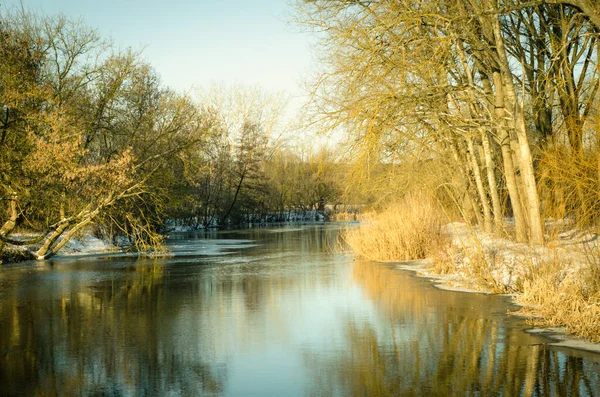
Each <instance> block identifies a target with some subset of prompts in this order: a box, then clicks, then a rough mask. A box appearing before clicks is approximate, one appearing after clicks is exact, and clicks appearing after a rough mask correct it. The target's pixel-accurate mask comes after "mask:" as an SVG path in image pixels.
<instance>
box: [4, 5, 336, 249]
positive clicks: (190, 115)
mask: <svg viewBox="0 0 600 397" xmlns="http://www.w3.org/2000/svg"><path fill="white" fill-rule="evenodd" d="M191 50H193V49H191ZM199 96H200V97H201V99H198V100H192V98H190V97H189V96H187V95H182V94H180V93H178V92H175V91H174V90H172V89H169V88H168V87H165V86H164V85H162V84H161V82H160V79H159V77H158V75H157V74H156V72H155V71H154V70H153V69H152V67H151V65H149V64H147V63H146V62H145V61H143V60H142V58H141V57H140V54H139V53H137V52H135V51H133V50H131V49H126V50H119V49H117V48H115V47H114V46H113V45H111V43H110V42H109V41H107V40H104V39H103V38H102V37H100V36H99V35H98V33H97V32H96V31H95V30H93V29H90V28H89V27H87V26H85V25H84V24H83V23H81V22H78V21H74V20H71V19H69V18H67V17H64V16H52V17H42V16H39V15H36V14H32V13H29V12H27V11H18V12H13V13H11V12H6V10H4V9H2V11H1V15H0V258H4V259H5V260H6V259H7V258H12V259H13V260H20V259H45V258H48V257H50V256H52V255H54V254H56V253H57V252H58V251H59V250H60V249H61V248H62V247H63V246H64V244H65V243H66V242H67V241H68V240H69V239H70V238H72V237H74V236H77V235H78V234H79V233H82V232H84V231H86V232H88V231H90V230H93V231H94V232H95V233H98V234H101V235H103V236H105V237H107V236H108V237H115V236H120V237H122V236H127V238H128V240H129V241H130V242H131V245H132V247H133V248H137V249H139V250H148V249H156V248H158V247H160V245H161V241H162V238H161V234H160V232H161V230H162V228H163V225H164V224H165V221H166V219H169V218H171V219H175V218H176V219H185V218H194V219H196V220H198V219H199V220H201V222H202V223H204V224H205V225H209V224H216V225H233V224H236V222H238V221H240V220H241V219H243V218H244V216H245V215H247V214H261V213H276V212H282V211H284V210H290V209H302V210H304V209H312V208H316V207H317V206H319V205H322V203H325V202H327V201H329V200H331V199H332V197H333V196H335V195H336V194H337V192H338V187H337V186H338V184H337V182H336V180H335V177H333V176H332V175H333V173H332V172H331V171H332V169H333V168H332V167H334V163H333V159H332V158H331V156H330V154H329V153H328V152H327V151H326V150H321V151H318V150H314V149H313V148H309V149H307V150H304V151H303V152H302V153H303V154H300V152H299V151H298V150H297V149H296V148H294V147H292V146H290V145H289V144H288V143H287V142H285V141H283V140H282V139H281V138H280V137H279V135H281V134H279V132H280V131H281V129H282V128H283V127H282V126H281V125H280V124H281V121H280V115H281V111H282V107H283V105H284V101H283V100H282V99H281V98H280V96H276V95H267V94H265V93H263V92H261V91H260V90H258V89H252V88H244V87H237V88H223V87H221V88H219V87H213V88H212V89H209V90H207V91H206V92H204V94H202V95H199ZM278 134H279V135H278ZM338 179H339V178H338ZM319 203H321V204H319ZM121 240H122V239H121Z"/></svg>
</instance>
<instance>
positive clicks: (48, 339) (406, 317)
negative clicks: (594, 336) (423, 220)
mask: <svg viewBox="0 0 600 397" xmlns="http://www.w3.org/2000/svg"><path fill="white" fill-rule="evenodd" d="M340 227H343V226H340V225H335V224H330V225H304V226H287V227H278V228H270V229H250V230H245V231H234V232H214V233H212V234H208V235H206V234H197V235H194V234H187V235H186V234H179V235H173V236H171V240H170V241H169V244H170V247H171V249H172V251H173V253H174V256H173V257H171V258H162V259H148V258H145V259H138V258H134V257H123V256H105V257H100V256H99V257H90V256H88V257H77V258H72V257H70V258H66V257H65V258H59V259H56V260H54V261H48V262H43V263H26V264H19V265H11V266H4V267H2V268H0V395H23V396H32V395H48V396H52V395H58V396H68V395H95V396H96V395H106V396H134V395H156V396H168V395H173V396H179V395H182V396H195V395H226V396H348V395H352V396H396V395H399V396H436V395H439V396H594V395H595V396H597V395H600V357H599V355H594V354H591V353H584V352H578V351H574V350H560V349H558V348H555V347H551V346H548V345H547V342H548V340H546V339H542V338H540V337H537V336H532V335H529V334H527V333H525V332H524V331H523V329H524V328H525V327H526V325H525V324H524V322H523V321H522V320H520V319H518V318H515V317H511V316H508V315H507V311H508V310H512V309H514V307H512V306H511V305H510V303H509V302H508V301H507V300H506V298H503V297H497V296H486V295H480V294H466V293H459V292H449V291H441V290H439V289H437V288H435V287H433V286H432V285H431V283H430V282H428V281H427V280H423V279H420V278H416V277H414V276H413V275H412V274H410V273H408V272H405V271H401V270H396V269H395V268H394V266H393V265H388V264H381V263H369V262H361V261H355V260H353V258H352V256H351V255H347V254H343V253H335V249H334V248H335V245H336V242H337V235H338V231H339V229H340Z"/></svg>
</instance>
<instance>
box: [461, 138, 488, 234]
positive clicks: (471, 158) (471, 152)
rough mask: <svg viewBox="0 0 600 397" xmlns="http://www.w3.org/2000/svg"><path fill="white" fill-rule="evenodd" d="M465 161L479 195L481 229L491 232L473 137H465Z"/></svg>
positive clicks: (486, 199)
mask: <svg viewBox="0 0 600 397" xmlns="http://www.w3.org/2000/svg"><path fill="white" fill-rule="evenodd" d="M467 161H468V162H469V163H470V165H471V172H472V173H473V178H474V179H475V187H476V188H477V193H478V195H479V201H480V202H481V208H482V210H483V229H484V230H485V232H486V233H491V232H492V210H491V208H490V203H489V201H488V198H487V194H486V191H485V187H484V186H483V178H482V177H481V169H480V167H479V163H478V161H477V157H476V156H475V146H474V145H473V138H472V137H469V138H467Z"/></svg>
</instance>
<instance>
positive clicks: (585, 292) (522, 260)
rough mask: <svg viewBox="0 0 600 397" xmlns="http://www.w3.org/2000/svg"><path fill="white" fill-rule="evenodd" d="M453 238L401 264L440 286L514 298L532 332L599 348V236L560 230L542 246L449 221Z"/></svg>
mask: <svg viewBox="0 0 600 397" xmlns="http://www.w3.org/2000/svg"><path fill="white" fill-rule="evenodd" d="M444 229H445V231H446V233H447V234H448V235H449V236H450V239H451V242H450V244H448V246H446V247H444V248H443V249H442V252H441V253H439V254H438V255H433V256H432V257H430V258H428V259H421V260H413V261H407V262H402V263H400V264H398V266H397V268H399V269H403V270H410V271H414V272H415V273H416V274H417V275H418V276H421V277H426V278H428V279H430V280H431V281H432V282H433V283H434V284H435V285H436V287H438V288H441V289H447V290H452V291H462V292H475V293H485V294H504V295H509V296H511V297H512V299H513V301H514V303H516V304H518V305H519V306H521V310H519V311H517V312H515V313H511V314H513V315H518V316H523V317H525V318H526V319H527V322H528V323H529V324H530V325H531V327H532V328H531V329H529V330H528V332H530V333H534V334H539V335H543V336H546V337H548V338H550V339H552V340H554V341H555V342H553V343H551V344H552V345H554V346H562V347H568V348H574V349H579V350H586V351H590V352H594V353H600V343H598V341H599V339H600V310H599V309H600V308H599V306H600V300H599V295H600V294H599V292H598V283H599V282H600V281H599V280H598V277H597V276H598V274H599V273H597V270H598V269H597V268H596V265H597V262H596V260H595V258H597V256H596V254H597V250H598V244H597V236H595V235H592V234H585V233H581V232H576V231H567V232H562V233H557V234H556V236H555V238H553V239H549V241H548V243H547V244H546V245H545V246H544V247H539V246H538V247H531V246H529V245H526V244H518V243H515V242H513V241H510V240H508V239H503V238H499V237H493V236H489V235H486V234H484V233H480V232H479V231H477V230H473V229H472V228H469V227H468V226H467V225H465V224H464V223H459V222H456V223H452V224H449V225H446V226H445V228H444Z"/></svg>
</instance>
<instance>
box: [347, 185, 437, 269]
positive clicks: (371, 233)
mask: <svg viewBox="0 0 600 397" xmlns="http://www.w3.org/2000/svg"><path fill="white" fill-rule="evenodd" d="M444 220H445V217H444V214H443V212H442V211H441V209H440V208H439V206H438V205H437V204H436V203H435V202H434V201H433V200H431V199H428V198H427V197H424V196H422V195H411V196H407V197H405V198H404V199H402V200H401V201H400V202H398V203H397V204H395V205H392V206H390V207H388V208H387V209H385V210H383V211H382V212H380V213H378V214H374V215H371V216H370V217H369V219H367V221H366V222H365V223H363V224H361V226H360V228H358V229H350V230H347V231H346V232H345V233H344V234H343V239H344V241H345V242H346V243H347V244H348V245H349V246H350V247H351V248H352V250H353V251H354V252H355V253H356V254H357V255H359V256H361V257H362V258H364V259H368V260H376V261H404V260H411V259H422V258H425V257H427V256H429V255H430V254H432V253H433V252H435V251H437V250H438V249H439V248H440V247H441V246H443V245H446V244H448V242H449V240H448V237H447V236H446V235H445V234H444V233H443V232H442V225H443V223H444Z"/></svg>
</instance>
